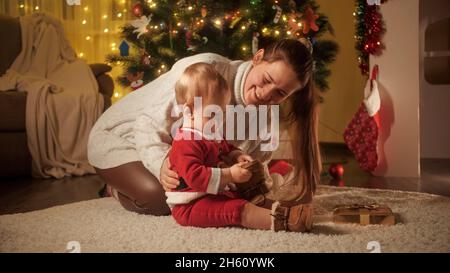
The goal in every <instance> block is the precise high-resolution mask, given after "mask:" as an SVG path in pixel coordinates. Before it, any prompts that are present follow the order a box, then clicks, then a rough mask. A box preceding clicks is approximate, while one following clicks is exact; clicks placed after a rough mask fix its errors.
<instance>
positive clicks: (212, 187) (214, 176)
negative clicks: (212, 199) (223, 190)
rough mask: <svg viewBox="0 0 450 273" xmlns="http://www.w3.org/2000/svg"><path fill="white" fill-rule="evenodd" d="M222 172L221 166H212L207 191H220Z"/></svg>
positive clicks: (214, 192) (212, 192) (215, 192)
mask: <svg viewBox="0 0 450 273" xmlns="http://www.w3.org/2000/svg"><path fill="white" fill-rule="evenodd" d="M220 174H221V171H220V169H219V168H211V177H210V178H209V183H208V188H207V189H206V192H207V193H210V194H217V193H218V192H219V186H220Z"/></svg>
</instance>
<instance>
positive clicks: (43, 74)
mask: <svg viewBox="0 0 450 273" xmlns="http://www.w3.org/2000/svg"><path fill="white" fill-rule="evenodd" d="M20 25H21V29H22V52H21V53H20V54H19V56H18V57H17V59H16V60H15V61H14V63H13V64H12V66H11V68H10V69H9V70H8V71H7V73H6V74H5V75H3V76H2V77H0V90H5V91H6V90H18V91H25V92H28V95H27V107H26V129H27V135H28V146H29V149H30V152H31V155H32V157H33V176H36V177H45V178H50V177H55V178H62V177H64V176H67V175H76V176H81V175H84V174H87V173H95V170H94V169H93V167H92V166H91V165H90V164H89V163H88V160H87V141H88V136H89V132H90V130H91V128H92V126H93V125H94V123H95V121H96V120H97V118H98V117H99V116H100V114H101V112H102V110H103V103H104V102H103V98H102V97H101V95H100V94H99V92H98V86H97V82H96V80H95V77H94V75H93V74H92V72H91V70H90V68H89V66H88V65H87V64H86V63H85V62H84V61H82V60H80V59H77V56H76V53H75V51H74V50H73V49H72V47H71V46H70V44H69V42H68V41H67V39H66V37H65V35H64V30H63V27H62V25H61V23H60V22H59V21H57V20H56V19H53V18H51V17H49V16H47V15H44V14H34V15H31V16H27V17H23V18H21V19H20Z"/></svg>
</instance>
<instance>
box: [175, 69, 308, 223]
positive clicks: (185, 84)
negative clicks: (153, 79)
mask: <svg viewBox="0 0 450 273" xmlns="http://www.w3.org/2000/svg"><path fill="white" fill-rule="evenodd" d="M175 92H176V99H177V103H178V104H179V105H183V107H184V109H183V125H182V127H181V128H180V129H178V130H177V132H176V135H175V137H174V141H173V142H172V149H171V150H170V152H169V161H170V163H171V166H172V169H173V170H174V171H175V172H177V174H178V176H179V182H180V185H179V186H178V188H177V189H175V190H173V191H168V192H166V195H167V203H168V205H169V206H170V208H171V209H172V216H173V217H174V219H175V220H176V221H177V222H178V223H179V224H180V225H183V226H195V227H223V226H243V227H247V228H253V229H273V230H276V231H277V230H288V231H308V230H309V229H310V228H311V217H310V208H309V207H308V206H307V205H298V206H291V207H287V206H283V205H282V204H280V203H279V202H275V203H274V204H273V205H272V210H270V209H266V208H262V207H258V206H256V205H254V204H252V203H251V202H249V201H247V200H245V199H243V198H240V197H239V196H238V194H237V193H236V192H232V191H228V190H227V189H228V186H229V185H230V184H233V183H234V184H239V183H246V182H248V181H249V180H250V178H251V176H252V173H251V172H250V171H249V170H247V169H246V168H244V165H245V164H246V163H248V162H250V161H253V158H252V157H251V156H249V155H247V154H245V153H244V152H243V151H241V150H239V149H238V148H236V147H234V146H233V145H231V144H229V143H228V142H227V141H226V140H225V139H223V137H222V134H221V133H219V128H220V127H221V126H222V124H220V123H218V122H215V121H216V120H214V121H212V119H213V118H208V117H204V116H203V115H202V113H197V111H195V109H194V99H195V98H196V97H197V98H198V97H201V99H202V107H203V109H204V108H205V107H207V106H208V105H216V106H218V107H220V108H221V109H222V110H223V111H224V112H225V107H226V105H227V104H229V103H230V100H231V91H230V90H229V88H228V85H227V83H226V81H225V79H224V78H223V77H222V76H221V75H220V74H219V73H218V72H217V71H216V70H215V69H214V68H213V67H212V66H211V65H209V64H206V63H197V64H193V65H191V66H189V67H188V68H187V69H186V70H185V71H184V73H183V75H182V76H181V77H180V79H179V81H178V82H177V83H176V86H175ZM199 115H201V116H199ZM194 121H195V122H194ZM211 122H212V123H213V124H214V126H210V127H211V128H209V129H212V130H211V131H213V132H207V130H206V129H207V128H206V127H207V126H206V125H207V124H211ZM225 160H227V161H228V162H227V164H228V165H231V167H226V168H219V164H220V162H221V161H225ZM230 163H231V164H230Z"/></svg>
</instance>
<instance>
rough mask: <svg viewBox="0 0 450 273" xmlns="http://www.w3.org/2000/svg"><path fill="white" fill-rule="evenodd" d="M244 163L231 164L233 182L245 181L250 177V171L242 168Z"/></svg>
mask: <svg viewBox="0 0 450 273" xmlns="http://www.w3.org/2000/svg"><path fill="white" fill-rule="evenodd" d="M244 163H245V162H240V163H237V164H234V165H233V166H231V168H230V173H231V178H232V179H233V182H234V183H245V182H248V181H249V180H250V178H251V177H252V173H251V172H250V171H249V170H247V169H244V168H242V165H243V164H244Z"/></svg>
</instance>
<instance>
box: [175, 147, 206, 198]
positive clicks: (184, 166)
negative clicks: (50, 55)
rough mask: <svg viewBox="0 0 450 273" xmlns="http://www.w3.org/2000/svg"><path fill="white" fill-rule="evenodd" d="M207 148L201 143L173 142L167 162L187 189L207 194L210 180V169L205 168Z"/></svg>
mask: <svg viewBox="0 0 450 273" xmlns="http://www.w3.org/2000/svg"><path fill="white" fill-rule="evenodd" d="M207 154H208V148H207V146H206V144H205V143H204V142H203V141H198V140H177V141H173V143H172V149H171V151H170V154H169V160H170V163H171V165H172V169H173V170H174V171H176V172H177V173H178V176H179V177H182V178H183V179H184V181H185V182H186V184H187V185H188V186H189V188H191V189H193V190H194V191H198V192H207V189H208V185H209V181H210V178H211V168H209V167H206V166H205V158H206V155H207Z"/></svg>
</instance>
